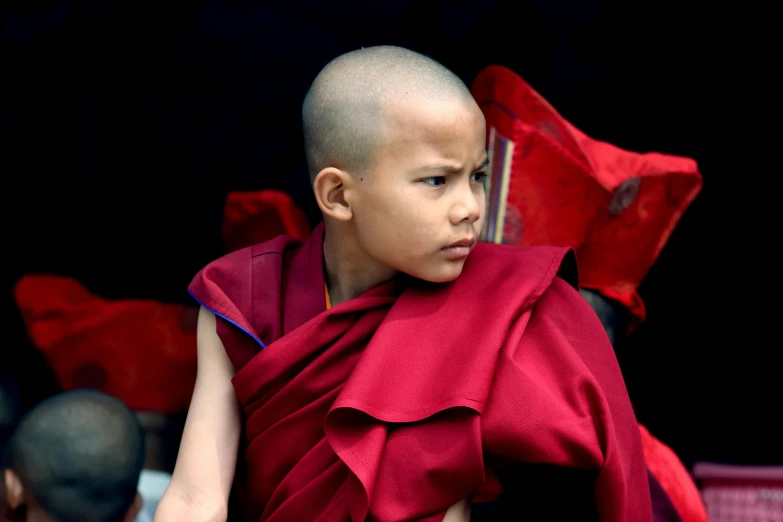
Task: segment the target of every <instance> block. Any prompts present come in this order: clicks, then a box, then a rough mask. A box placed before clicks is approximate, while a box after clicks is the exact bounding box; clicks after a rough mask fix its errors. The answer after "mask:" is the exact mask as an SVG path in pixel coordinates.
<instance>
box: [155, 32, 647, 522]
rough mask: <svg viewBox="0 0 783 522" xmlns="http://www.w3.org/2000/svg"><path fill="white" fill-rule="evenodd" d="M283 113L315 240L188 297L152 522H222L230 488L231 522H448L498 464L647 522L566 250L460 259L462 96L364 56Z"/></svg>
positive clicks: (466, 129) (467, 183) (477, 252)
mask: <svg viewBox="0 0 783 522" xmlns="http://www.w3.org/2000/svg"><path fill="white" fill-rule="evenodd" d="M302 114H303V123H304V135H305V146H306V153H307V161H308V165H309V167H310V171H311V176H312V182H313V191H314V194H315V198H316V201H317V202H318V205H319V207H320V208H321V211H322V212H323V217H324V220H323V223H322V224H321V225H320V226H319V227H318V228H317V229H316V230H314V232H313V234H312V235H311V236H310V238H309V239H308V241H307V242H305V243H304V245H301V244H300V243H299V242H297V241H295V240H293V239H291V238H287V237H279V238H277V239H275V240H272V241H269V242H267V243H262V244H260V245H256V246H254V247H251V248H247V249H243V250H239V251H237V252H234V253H231V254H229V255H227V256H225V257H223V258H221V259H219V260H217V261H215V262H213V263H211V264H210V265H208V266H207V267H206V268H204V269H203V270H202V271H201V272H200V273H199V274H198V275H197V276H196V278H195V279H194V280H193V282H192V284H191V286H190V292H191V294H192V295H193V296H194V297H195V298H196V299H197V300H198V301H199V302H200V303H201V305H202V308H201V312H200V318H199V326H198V378H197V382H196V387H195V391H194V395H193V399H192V403H191V407H190V411H189V413H188V419H187V423H186V427H185V432H184V435H183V437H182V443H181V447H180V452H179V456H178V461H177V465H176V468H175V471H174V474H173V477H172V481H171V484H170V486H169V488H168V490H167V491H166V494H165V495H164V498H163V499H162V501H161V504H160V505H159V508H158V511H157V513H156V521H157V522H172V521H186V520H187V521H201V520H203V521H206V520H210V521H212V520H221V521H222V520H225V519H226V516H227V503H228V498H229V493H230V491H231V488H232V483H233V482H234V481H236V484H237V489H238V492H239V496H240V498H241V501H242V509H243V512H244V518H245V520H248V521H260V520H265V521H266V520H268V521H309V520H319V521H341V522H342V521H346V520H352V521H354V522H357V521H363V520H384V521H386V520H388V521H391V520H427V521H436V520H437V521H440V520H445V519H451V520H467V519H469V518H470V516H471V515H470V503H472V502H478V501H480V500H481V499H485V498H489V497H488V495H489V496H491V495H492V492H493V491H494V492H495V496H497V495H496V493H497V492H498V491H499V489H498V483H497V482H498V481H497V476H498V475H500V474H501V472H502V470H503V469H506V468H505V467H506V466H508V465H512V464H536V465H538V464H540V465H551V466H556V467H560V468H570V469H578V470H586V471H588V472H590V473H593V480H592V481H591V483H590V484H589V485H588V486H586V488H587V489H586V491H588V492H589V493H590V495H591V497H590V498H591V499H592V500H591V504H592V505H591V508H592V511H594V512H595V514H596V515H597V516H598V517H599V518H600V519H601V520H605V521H613V522H619V521H629V522H630V521H633V522H646V521H650V520H652V518H651V510H650V498H649V490H648V485H647V475H646V469H645V464H644V459H643V456H642V451H641V447H640V441H639V430H638V427H637V423H636V419H635V418H634V414H633V411H632V409H631V406H630V403H629V399H628V396H627V392H626V389H625V386H624V383H623V380H622V377H621V374H620V371H619V368H618V365H617V362H616V359H615V358H614V355H613V353H612V348H611V346H610V344H609V341H608V340H607V338H606V334H605V333H604V331H603V328H602V326H601V323H600V322H599V321H598V319H597V318H596V316H595V313H593V312H592V310H591V309H590V307H589V305H588V304H587V303H586V302H585V301H584V299H583V298H581V297H580V296H579V294H578V292H577V290H576V289H575V288H574V287H573V286H572V285H571V284H569V282H567V281H568V280H570V281H573V280H574V275H575V274H574V270H573V268H574V267H573V265H572V264H570V263H571V258H570V255H569V252H568V250H566V249H558V248H543V247H541V248H514V247H508V246H498V245H489V244H477V242H476V238H477V237H478V236H479V233H480V231H481V228H482V223H483V218H484V208H485V194H484V178H485V176H486V168H487V155H486V152H485V123H484V118H483V116H482V113H481V110H480V109H479V107H478V106H477V105H476V103H475V102H474V100H473V98H472V97H471V95H470V92H469V91H468V89H467V88H466V87H465V85H464V84H463V83H462V82H461V81H460V80H459V79H458V78H457V77H456V76H455V75H454V74H453V73H451V72H450V71H448V70H447V69H446V68H444V67H443V66H441V65H440V64H438V63H436V62H435V61H433V60H431V59H429V58H427V57H424V56H421V55H419V54H416V53H414V52H411V51H408V50H405V49H400V48H395V47H373V48H367V49H362V50H358V51H354V52H350V53H348V54H345V55H343V56H340V57H338V58H336V59H335V60H333V61H332V62H331V63H329V64H328V65H327V66H326V67H325V68H324V69H323V70H322V71H321V72H320V74H319V75H318V76H317V78H316V79H315V81H314V82H313V84H312V86H311V88H310V90H309V92H308V94H307V96H306V98H305V101H304V105H303V108H302ZM558 274H561V275H562V276H563V277H564V278H565V279H562V278H560V277H558ZM238 454H239V455H241V456H240V459H239V462H238V461H237V455H238ZM237 464H239V465H237ZM235 470H236V476H235ZM518 493H520V494H522V493H523V492H518ZM569 501H570V499H569V498H567V497H564V498H563V499H562V502H561V504H568V502H569ZM589 516H590V513H585V517H584V518H583V519H587V518H589ZM444 517H445V518H444Z"/></svg>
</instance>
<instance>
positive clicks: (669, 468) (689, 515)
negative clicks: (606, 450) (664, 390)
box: [639, 424, 707, 522]
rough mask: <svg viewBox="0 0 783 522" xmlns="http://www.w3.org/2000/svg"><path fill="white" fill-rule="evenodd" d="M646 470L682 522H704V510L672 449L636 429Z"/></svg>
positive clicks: (643, 428) (686, 471) (705, 521)
mask: <svg viewBox="0 0 783 522" xmlns="http://www.w3.org/2000/svg"><path fill="white" fill-rule="evenodd" d="M639 430H640V431H641V434H642V448H643V449H644V458H645V460H646V461H647V468H648V469H649V470H650V473H652V474H653V475H655V478H656V479H657V480H658V482H659V483H660V484H661V487H662V488H663V489H664V491H666V495H667V496H668V497H669V499H670V500H671V502H672V504H674V508H675V509H676V510H677V512H678V513H679V514H680V519H682V522H707V508H706V506H705V505H704V501H703V500H702V498H701V493H700V492H699V488H698V487H696V484H695V483H694V481H693V479H692V478H691V476H690V474H689V473H688V470H686V469H685V466H684V465H683V464H682V462H681V461H680V459H679V457H677V455H676V454H675V453H674V451H672V449H671V448H670V447H669V446H667V445H666V444H664V443H663V442H661V441H660V440H658V439H656V438H655V437H654V436H653V435H651V434H650V432H649V431H647V428H645V427H644V426H642V425H641V424H640V425H639Z"/></svg>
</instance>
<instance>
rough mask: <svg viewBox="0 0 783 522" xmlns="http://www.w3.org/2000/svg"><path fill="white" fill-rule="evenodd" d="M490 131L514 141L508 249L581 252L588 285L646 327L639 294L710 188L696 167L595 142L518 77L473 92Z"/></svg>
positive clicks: (486, 79) (483, 83) (499, 74)
mask: <svg viewBox="0 0 783 522" xmlns="http://www.w3.org/2000/svg"><path fill="white" fill-rule="evenodd" d="M472 92H473V96H474V97H475V99H476V101H477V102H478V103H479V105H480V106H481V109H482V110H483V112H484V115H485V116H486V120H487V130H488V133H487V136H489V129H490V128H492V127H494V128H496V129H497V131H498V132H499V133H500V134H502V135H503V136H505V137H506V138H509V139H511V140H513V142H514V144H515V146H514V153H513V160H512V166H511V181H510V186H509V199H508V206H509V208H508V211H507V212H508V218H507V220H506V222H507V224H508V226H507V227H506V228H505V229H504V242H508V243H511V244H519V245H556V246H570V247H573V248H575V249H576V256H577V260H578V261H579V275H580V280H579V283H580V286H582V287H584V288H591V289H595V290H597V291H599V292H600V293H602V294H603V295H604V296H606V297H608V298H611V299H614V300H617V301H619V302H620V303H622V304H623V305H625V306H626V307H627V308H628V309H629V310H630V311H631V313H632V314H633V317H634V318H635V319H636V324H638V322H640V321H643V320H644V316H645V310H644V303H643V302H642V300H641V298H640V297H639V295H638V294H637V292H636V290H637V288H638V286H639V284H640V283H641V281H642V279H643V278H644V276H645V275H646V274H647V272H648V271H649V269H650V267H651V266H652V264H653V262H654V261H655V259H656V258H657V256H658V254H659V252H660V251H661V249H662V248H663V246H664V244H665V243H666V241H667V239H668V238H669V235H670V234H671V232H672V230H673V229H674V227H675V225H676V224H677V222H678V221H679V219H680V217H681V216H682V214H683V212H684V211H685V210H686V209H687V208H688V206H689V205H690V204H691V202H692V201H693V199H694V198H695V197H696V195H697V194H698V193H699V191H700V190H701V187H702V178H701V175H700V174H699V172H698V169H697V165H696V162H695V161H693V160H692V159H689V158H683V157H678V156H671V155H666V154H658V153H654V152H653V153H648V154H638V153H635V152H629V151H625V150H622V149H620V148H618V147H615V146H614V145H611V144H609V143H605V142H601V141H597V140H594V139H592V138H590V137H589V136H586V135H585V134H584V133H582V132H581V131H579V130H578V129H577V128H576V127H574V126H573V125H571V124H570V123H569V122H568V121H566V120H565V119H564V118H563V117H562V116H561V115H560V114H559V113H558V112H557V111H556V110H555V109H554V108H553V107H552V106H551V105H550V104H549V103H548V102H547V101H546V100H545V99H544V98H543V97H541V95H539V94H538V93H537V92H536V91H535V90H533V88H531V87H530V85H528V84H527V83H526V82H525V81H524V80H523V79H522V78H520V77H519V76H518V75H517V74H516V73H514V72H513V71H511V70H509V69H507V68H505V67H502V66H491V67H487V68H486V69H484V70H483V71H482V72H481V73H480V74H479V75H478V77H477V78H476V80H475V81H474V83H473V87H472Z"/></svg>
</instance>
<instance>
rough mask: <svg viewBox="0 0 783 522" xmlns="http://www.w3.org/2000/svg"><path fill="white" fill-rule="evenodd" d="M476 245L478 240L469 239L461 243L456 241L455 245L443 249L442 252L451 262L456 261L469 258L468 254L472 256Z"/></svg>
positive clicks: (462, 240)
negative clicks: (471, 253)
mask: <svg viewBox="0 0 783 522" xmlns="http://www.w3.org/2000/svg"><path fill="white" fill-rule="evenodd" d="M475 245H476V238H475V237H468V238H465V239H461V240H459V241H455V242H454V243H452V244H450V245H449V246H447V247H443V248H441V249H440V250H441V252H443V253H444V254H446V256H447V257H448V258H449V259H450V260H452V261H456V260H459V259H464V258H466V257H468V254H470V251H471V250H473V247H474V246H475Z"/></svg>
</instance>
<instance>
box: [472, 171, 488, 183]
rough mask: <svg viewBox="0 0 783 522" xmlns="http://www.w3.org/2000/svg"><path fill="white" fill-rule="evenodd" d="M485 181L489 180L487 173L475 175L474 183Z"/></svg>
mask: <svg viewBox="0 0 783 522" xmlns="http://www.w3.org/2000/svg"><path fill="white" fill-rule="evenodd" d="M485 179H487V173H486V172H476V173H475V174H473V181H475V182H476V183H481V182H483V181H484V180H485Z"/></svg>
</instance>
